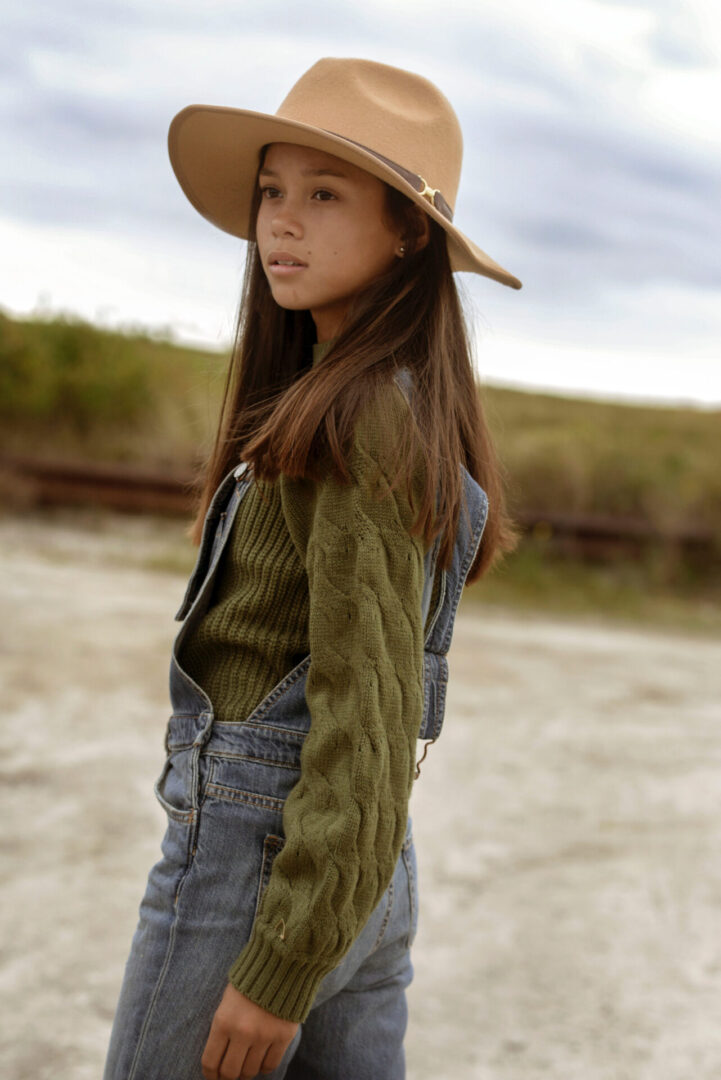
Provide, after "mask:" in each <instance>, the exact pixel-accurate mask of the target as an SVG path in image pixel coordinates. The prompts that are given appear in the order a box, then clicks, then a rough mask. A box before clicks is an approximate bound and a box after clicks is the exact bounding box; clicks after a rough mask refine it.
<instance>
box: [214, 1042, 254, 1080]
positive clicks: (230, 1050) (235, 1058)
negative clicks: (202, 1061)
mask: <svg viewBox="0 0 721 1080" xmlns="http://www.w3.org/2000/svg"><path fill="white" fill-rule="evenodd" d="M247 1052H248V1043H247V1042H245V1041H242V1042H241V1041H239V1040H237V1039H233V1040H231V1041H230V1042H229V1043H228V1046H227V1048H226V1051H225V1056H224V1057H223V1060H222V1061H221V1063H220V1070H219V1072H218V1076H219V1078H220V1080H239V1077H240V1078H242V1080H245V1075H246V1074H245V1072H244V1071H243V1061H244V1060H245V1057H246V1055H247Z"/></svg>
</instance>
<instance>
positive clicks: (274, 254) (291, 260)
mask: <svg viewBox="0 0 721 1080" xmlns="http://www.w3.org/2000/svg"><path fill="white" fill-rule="evenodd" d="M307 265H308V263H305V262H303V260H302V259H299V258H298V256H297V255H293V254H292V252H290V251H271V253H270V255H269V256H268V266H301V267H302V266H307Z"/></svg>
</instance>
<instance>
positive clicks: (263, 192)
mask: <svg viewBox="0 0 721 1080" xmlns="http://www.w3.org/2000/svg"><path fill="white" fill-rule="evenodd" d="M279 195H280V192H279V191H278V188H277V187H272V186H271V185H270V184H268V185H267V186H266V187H261V189H260V197H261V199H276V198H277V197H278V196H279Z"/></svg>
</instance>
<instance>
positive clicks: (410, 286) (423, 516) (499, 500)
mask: <svg viewBox="0 0 721 1080" xmlns="http://www.w3.org/2000/svg"><path fill="white" fill-rule="evenodd" d="M262 156H263V155H262ZM262 156H261V159H262ZM386 191H387V213H388V215H389V219H390V220H391V221H392V222H393V224H394V225H395V224H397V225H399V226H400V227H401V229H402V234H403V237H404V244H405V248H406V254H405V257H404V258H402V259H397V261H396V263H395V265H394V266H393V267H392V268H391V270H390V271H389V272H387V273H385V274H383V275H381V276H380V277H378V278H377V279H376V280H375V281H373V282H372V284H371V285H370V286H369V287H367V288H366V289H364V290H363V292H362V293H359V294H358V295H357V296H356V297H355V298H354V300H353V302H352V304H351V306H350V308H349V310H348V313H347V315H346V318H345V320H344V323H343V325H342V327H341V328H340V331H339V333H338V335H337V336H336V338H335V339H334V340H333V343H332V345H331V346H330V348H329V350H328V352H327V353H326V354H325V356H324V358H323V362H322V363H320V364H316V365H313V364H312V361H311V355H312V345H313V343H314V342H315V327H314V324H313V320H312V318H311V316H310V313H309V312H308V311H288V310H285V309H283V308H281V307H279V306H278V304H276V302H275V300H274V299H273V297H272V294H271V291H270V288H269V285H268V282H267V279H266V276H265V273H264V271H263V267H262V265H261V261H260V257H259V255H258V249H257V246H256V244H255V242H254V236H255V231H254V226H255V220H256V216H257V211H258V205H259V201H260V191H259V189H258V188H257V187H256V195H255V198H254V203H253V207H252V209H251V223H250V236H251V239H250V240H249V242H248V251H247V258H246V268H245V277H244V281H243V289H242V294H241V300H240V305H239V311H238V318H237V324H236V329H235V336H234V344H233V350H232V356H231V361H230V364H229V367H228V372H227V376H226V382H225V390H224V394H223V402H222V407H221V413H220V418H219V423H218V429H217V433H216V437H215V443H214V446H213V449H212V450H211V452H210V455H209V457H208V460H207V462H206V463H205V464H204V465H203V466H202V467H201V475H200V477H199V479H200V481H201V492H200V499H199V504H198V508H197V514H196V517H195V519H194V521H193V523H192V525H191V527H190V529H189V535H190V537H191V539H192V540H193V542H194V543H196V544H197V543H199V542H200V536H201V533H202V526H203V520H204V517H205V513H206V511H207V508H208V505H209V503H210V500H211V498H212V495H213V493H214V491H215V490H216V488H217V486H218V484H219V483H220V481H221V480H222V478H223V476H225V474H226V473H227V472H228V471H229V470H230V469H231V468H232V467H233V465H235V464H238V462H240V461H241V460H244V461H248V462H249V463H250V464H251V465H252V467H253V472H254V476H255V477H256V479H261V480H266V481H272V480H275V479H276V478H277V476H278V474H279V473H281V472H283V473H285V474H287V475H288V476H291V477H301V476H305V477H309V478H312V479H317V478H319V477H320V476H321V475H322V474H323V471H324V469H325V467H327V466H329V467H330V468H331V469H332V471H333V473H334V474H335V475H336V477H337V478H338V479H339V480H340V481H341V482H346V481H348V480H349V473H348V470H347V467H346V461H347V455H348V452H349V450H350V447H351V441H352V438H353V432H354V427H355V420H356V417H357V416H358V414H359V412H360V411H361V410H362V409H364V407H365V406H366V405H368V404H369V403H370V402H378V404H379V405H381V406H382V400H383V395H382V394H381V393H379V391H380V390H381V388H382V387H384V386H386V387H387V386H388V384H389V383H390V382H391V380H392V379H393V376H394V373H395V372H396V370H397V369H398V368H401V367H404V366H407V367H408V368H410V370H411V372H412V374H413V379H414V387H415V390H416V391H417V392H416V393H414V395H413V401H414V408H413V421H414V422H412V423H410V424H407V425H405V426H404V430H403V432H402V435H401V443H400V445H398V446H397V447H395V448H394V451H395V454H394V456H395V457H396V460H397V462H398V467H397V472H396V474H395V476H394V477H393V480H392V482H391V484H390V489H391V490H393V489H395V488H396V487H397V486H398V485H399V484H400V483H405V485H406V489H407V490H408V491H409V492H410V489H411V476H412V471H413V469H414V465H415V463H416V462H417V460H418V458H417V454H418V452H419V451H420V452H421V453H422V456H423V459H424V462H425V480H426V486H425V492H424V494H423V498H422V501H421V504H420V508H419V510H418V515H417V517H416V520H415V522H414V525H413V528H412V530H411V531H412V532H413V534H414V535H423V536H424V540H425V543H426V544H429V543H431V542H432V540H433V539H434V537H435V536H436V535H437V534H438V533H439V532H440V531H441V530H442V531H443V534H444V535H443V537H442V539H441V543H440V548H439V552H438V565H439V566H440V567H444V568H447V567H448V566H449V565H450V561H451V556H452V551H453V543H454V538H455V531H456V528H457V523H458V514H459V513H460V512H461V506H462V504H463V495H464V492H463V481H462V476H461V471H460V469H459V468H458V465H457V463H458V462H459V461H461V462H463V464H464V465H465V466H466V468H467V469H468V471H469V473H470V474H471V476H473V477H474V479H475V480H476V481H477V482H478V483H479V484H480V485H481V487H482V488H483V489H484V490H485V492H486V494H487V496H488V519H487V522H486V526H485V529H484V533H483V539H482V541H481V545H480V549H479V552H478V554H477V556H476V559H475V560H474V563H473V565H472V566H471V569H470V571H469V573H468V578H467V581H468V582H469V583H470V582H471V581H475V580H476V579H477V578H479V577H480V576H481V575H482V574H483V573H485V571H486V570H487V569H488V568H489V567H490V566H491V565H492V563H493V562H494V561H495V559H496V558H497V557H498V556H499V555H500V554H501V552H506V551H511V550H513V548H514V547H515V546H516V544H517V539H518V538H517V532H516V530H515V528H514V526H513V523H512V521H511V519H510V518H509V516H508V514H507V511H506V504H505V497H504V474H503V469H502V467H501V465H500V463H499V462H498V460H497V457H496V454H495V451H494V448H493V443H492V440H491V437H490V434H489V432H488V428H487V426H486V423H485V419H484V415H483V408H482V405H481V399H480V395H479V387H478V384H477V382H476V378H475V375H474V372H473V366H472V363H471V358H470V348H469V341H468V333H467V328H466V323H465V319H464V316H463V311H462V308H461V303H460V299H459V296H458V292H457V290H456V284H455V281H454V278H453V273H452V271H451V267H450V262H449V258H448V250H447V247H446V239H445V233H444V231H443V230H442V229H441V228H440V227H439V226H438V225H437V224H436V223H435V222H434V221H432V220H431V219H429V218H427V216H426V215H425V214H423V211H422V210H420V209H419V208H418V207H416V206H415V205H414V204H413V203H412V202H411V200H410V199H407V198H406V197H405V195H403V194H402V193H401V192H399V191H397V190H396V189H395V188H393V187H391V186H390V185H386ZM424 219H425V220H426V221H428V224H429V226H430V235H429V237H428V242H427V243H426V244H425V245H423V244H422V242H421V236H422V234H423V231H424V230H423V221H424ZM436 492H438V505H436Z"/></svg>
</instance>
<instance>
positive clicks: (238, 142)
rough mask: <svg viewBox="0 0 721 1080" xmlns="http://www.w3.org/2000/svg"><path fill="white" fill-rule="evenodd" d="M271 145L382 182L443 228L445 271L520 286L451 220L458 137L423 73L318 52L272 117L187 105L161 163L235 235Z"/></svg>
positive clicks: (243, 230) (244, 225)
mask: <svg viewBox="0 0 721 1080" xmlns="http://www.w3.org/2000/svg"><path fill="white" fill-rule="evenodd" d="M272 142H287V143H297V144H299V145H301V146H310V147H313V148H315V149H317V150H325V151H326V152H327V153H329V154H335V155H336V157H339V158H342V159H343V160H344V161H349V162H351V164H353V165H357V166H359V167H360V168H362V169H365V170H366V171H367V172H369V173H372V174H373V175H374V176H377V177H378V178H379V179H381V180H384V181H385V182H386V183H387V184H391V185H392V186H393V187H395V188H397V189H398V190H399V191H402V192H403V194H404V195H407V196H408V198H409V199H412V200H413V201H414V202H416V203H418V205H419V206H422V207H423V209H424V210H425V211H426V212H427V213H428V214H429V216H430V217H432V218H433V220H434V221H437V222H438V224H439V225H440V226H441V228H443V229H445V231H446V233H447V234H448V250H449V254H450V258H451V266H452V267H453V269H454V270H470V271H472V272H474V273H476V274H483V275H484V276H485V277H489V278H493V279H494V281H500V282H501V284H502V285H510V286H511V288H513V289H520V288H521V282H520V281H519V280H518V278H517V277H514V276H513V274H511V273H509V271H508V270H504V268H503V267H502V266H499V264H498V263H497V262H495V261H494V260H493V259H492V258H491V257H490V255H486V253H485V251H481V249H480V248H479V247H477V246H476V244H474V243H473V241H472V240H469V239H468V237H467V236H465V235H464V234H463V233H462V232H461V231H460V229H458V228H456V226H455V225H454V224H453V207H454V205H455V201H456V192H457V190H458V181H459V178H460V173H461V160H462V158H463V137H462V135H461V128H460V125H459V123H458V118H457V116H456V114H455V112H454V111H453V108H452V106H451V104H450V102H449V101H448V100H447V98H446V97H444V95H443V94H442V93H441V92H440V90H438V88H437V87H436V86H434V85H433V83H431V82H429V81H428V79H425V78H423V77H422V76H421V75H414V74H412V73H411V72H409V71H403V70H402V69H401V68H396V67H390V66H389V65H387V64H378V63H376V62H375V61H372V60H353V59H345V58H336V57H326V58H325V59H323V60H319V61H318V62H317V63H316V64H314V65H313V67H312V68H310V70H309V71H307V72H306V73H305V75H302V76H301V78H300V79H299V80H298V82H297V83H296V84H295V86H293V88H292V89H291V91H290V93H289V94H288V96H287V97H286V98H285V101H284V102H283V103H282V105H281V106H280V108H279V109H278V111H277V112H276V113H275V115H272V114H269V113H258V112H251V111H249V110H248V109H232V108H227V107H225V106H221V105H188V106H187V107H186V108H185V109H181V111H180V112H179V113H178V114H177V115H176V116H174V117H173V119H172V121H171V124H170V129H169V131H168V153H169V155H170V162H171V164H172V166H173V171H174V172H175V175H176V176H177V178H178V181H179V183H180V186H181V187H182V189H183V191H184V192H185V194H186V195H187V197H188V199H189V200H190V202H191V203H192V204H193V206H194V207H195V209H196V210H198V211H199V213H201V214H202V215H203V217H205V218H207V219H208V221H210V222H211V223H212V224H213V225H216V226H217V227H218V228H219V229H223V230H224V231H225V232H228V233H232V234H233V235H234V236H241V237H243V238H245V239H247V236H248V223H249V218H250V207H251V200H252V196H253V189H254V186H255V183H256V174H257V170H258V165H259V162H260V151H261V148H262V147H263V146H265V145H266V143H272Z"/></svg>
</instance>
